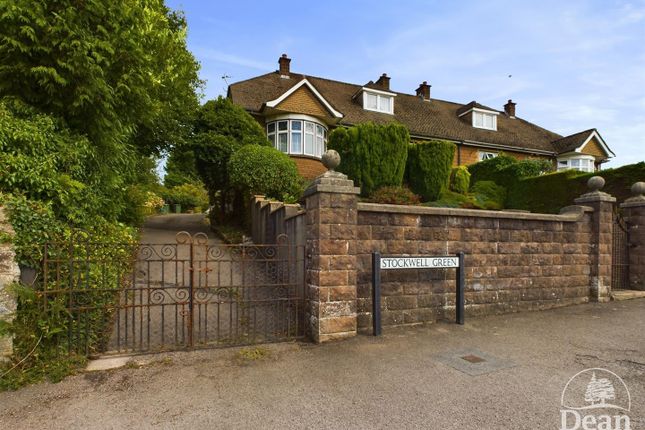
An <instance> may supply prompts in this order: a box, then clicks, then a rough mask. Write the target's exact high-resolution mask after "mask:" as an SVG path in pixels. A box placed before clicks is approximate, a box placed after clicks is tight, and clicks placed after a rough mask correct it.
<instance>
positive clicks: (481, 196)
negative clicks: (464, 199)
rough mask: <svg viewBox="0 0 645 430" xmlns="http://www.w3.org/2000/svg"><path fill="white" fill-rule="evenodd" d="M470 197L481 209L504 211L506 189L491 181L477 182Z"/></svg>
mask: <svg viewBox="0 0 645 430" xmlns="http://www.w3.org/2000/svg"><path fill="white" fill-rule="evenodd" d="M472 196H473V198H474V202H475V204H476V206H477V207H479V208H481V209H493V210H501V209H504V202H505V201H506V188H504V187H502V186H501V185H497V184H496V183H495V182H492V181H479V182H477V183H476V184H475V185H474V186H473V188H472Z"/></svg>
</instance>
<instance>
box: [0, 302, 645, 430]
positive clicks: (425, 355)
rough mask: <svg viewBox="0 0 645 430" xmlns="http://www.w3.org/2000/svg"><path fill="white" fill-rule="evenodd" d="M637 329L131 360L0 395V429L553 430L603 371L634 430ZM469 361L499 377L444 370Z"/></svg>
mask: <svg viewBox="0 0 645 430" xmlns="http://www.w3.org/2000/svg"><path fill="white" fill-rule="evenodd" d="M644 326H645V300H643V299H640V300H631V301H625V302H612V303H606V304H587V305H580V306H574V307H568V308H560V309H555V310H549V311H543V312H532V313H524V314H513V315H502V316H494V317H486V318H477V319H475V318H470V319H468V318H467V320H466V325H465V326H457V325H454V324H448V323H439V324H434V325H430V326H425V327H417V328H407V329H394V330H389V331H386V333H385V335H384V336H382V337H380V338H373V337H371V336H358V337H356V338H353V339H351V340H348V341H344V342H339V343H333V344H327V345H321V346H317V345H311V344H298V343H284V344H275V345H270V346H267V347H266V351H268V357H266V358H263V359H259V360H255V361H253V360H247V361H244V360H240V358H239V357H240V355H239V353H238V352H237V351H238V350H237V349H220V350H206V351H198V352H187V353H179V352H177V353H172V354H166V355H157V356H154V357H153V358H151V359H144V358H141V357H139V358H136V360H141V361H142V362H146V360H148V361H147V363H148V364H146V365H144V366H143V367H138V366H136V365H133V366H129V367H128V368H124V369H120V370H114V371H107V372H94V373H87V374H80V375H77V376H73V377H69V378H67V379H65V380H64V381H63V382H61V383H59V384H54V385H52V384H40V385H36V386H31V387H27V388H24V389H22V390H20V391H18V392H7V393H0V428H1V429H5V428H6V429H15V430H18V429H41V428H48V429H86V428H92V429H124V428H132V429H135V428H136V429H141V428H167V429H202V428H204V429H206V428H207V429H217V428H223V429H229V428H240V429H242V428H248V429H257V428H276V429H285V428H315V429H324V428H329V429H340V428H366V429H368V428H369V429H374V428H400V429H412V428H435V429H441V428H443V429H502V428H505V429H529V428H530V429H542V428H544V429H546V428H551V429H552V428H559V426H560V412H559V409H560V396H561V394H562V390H563V388H564V386H565V384H566V383H567V381H568V380H569V378H571V377H572V376H573V375H575V374H576V373H577V372H579V371H581V370H583V369H585V368H591V367H601V368H606V369H609V370H611V371H613V372H615V373H616V374H618V375H619V376H620V377H622V378H623V380H624V381H625V384H626V385H627V387H628V388H629V390H630V392H631V398H632V411H631V412H630V417H631V424H632V428H633V429H639V428H640V429H642V428H645V419H644V418H645V334H644V332H643V327H644ZM468 349H473V350H475V351H481V352H482V353H485V354H487V356H488V357H494V358H495V359H497V360H498V361H499V362H500V363H506V365H504V366H502V367H501V368H500V369H499V370H497V371H491V372H489V373H483V374H479V375H476V376H471V375H469V374H468V373H464V372H462V371H459V370H457V369H455V368H454V367H451V366H450V365H448V364H446V363H447V361H446V360H445V357H446V356H448V355H450V354H451V353H453V352H455V351H464V350H468ZM259 351H264V350H262V349H260V350H259ZM461 353H463V352H461ZM150 360H152V361H150Z"/></svg>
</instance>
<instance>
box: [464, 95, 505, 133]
mask: <svg viewBox="0 0 645 430" xmlns="http://www.w3.org/2000/svg"><path fill="white" fill-rule="evenodd" d="M457 115H459V117H460V118H461V119H462V121H466V122H467V123H470V124H471V125H472V126H473V127H475V128H483V129H484V130H493V131H497V115H499V112H497V111H495V110H492V109H490V110H489V109H487V108H486V107H485V106H482V105H480V104H478V103H477V102H475V101H472V102H470V103H468V104H467V105H465V106H463V107H461V108H460V109H459V110H457Z"/></svg>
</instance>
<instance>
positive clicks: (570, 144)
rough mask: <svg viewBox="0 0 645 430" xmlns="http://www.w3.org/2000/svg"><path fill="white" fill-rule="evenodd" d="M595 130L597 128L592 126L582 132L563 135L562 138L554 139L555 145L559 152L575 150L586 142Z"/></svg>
mask: <svg viewBox="0 0 645 430" xmlns="http://www.w3.org/2000/svg"><path fill="white" fill-rule="evenodd" d="M594 131H596V129H595V128H592V129H589V130H585V131H581V132H580V133H576V134H572V135H570V136H566V137H563V138H562V139H558V140H556V141H554V142H553V147H554V148H555V150H556V151H557V152H558V154H563V153H565V152H571V151H575V149H576V148H578V147H580V145H582V144H583V143H585V141H586V140H587V139H588V138H589V135H590V134H591V133H593V132H594Z"/></svg>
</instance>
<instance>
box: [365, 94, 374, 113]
mask: <svg viewBox="0 0 645 430" xmlns="http://www.w3.org/2000/svg"><path fill="white" fill-rule="evenodd" d="M365 108H367V109H376V95H375V94H369V93H365Z"/></svg>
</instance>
